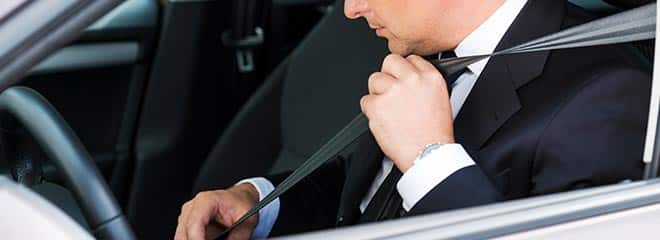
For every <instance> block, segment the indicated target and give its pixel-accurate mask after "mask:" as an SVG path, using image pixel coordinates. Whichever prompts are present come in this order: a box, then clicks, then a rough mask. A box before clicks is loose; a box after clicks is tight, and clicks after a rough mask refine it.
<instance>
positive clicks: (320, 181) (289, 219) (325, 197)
mask: <svg viewBox="0 0 660 240" xmlns="http://www.w3.org/2000/svg"><path fill="white" fill-rule="evenodd" d="M290 174H291V173H290V172H287V173H283V174H278V175H273V176H269V177H266V178H267V179H268V180H269V181H271V182H272V183H273V184H274V185H275V186H277V185H279V184H280V183H281V182H282V181H283V180H284V179H285V178H286V177H287V176H289V175H290ZM344 177H345V170H344V160H343V159H342V158H340V159H335V160H333V161H330V162H329V163H327V164H326V165H324V166H322V167H321V168H319V169H317V170H316V171H315V172H314V173H312V174H310V175H309V176H307V177H306V178H304V179H303V180H301V181H300V182H299V183H298V184H296V185H295V186H293V187H292V188H291V189H289V191H287V192H286V193H284V194H282V195H281V196H280V197H279V199H280V210H279V215H278V217H277V220H276V221H275V225H274V226H273V229H272V231H271V235H270V236H278V235H284V234H291V233H299V232H304V231H311V230H316V229H322V228H328V227H332V226H334V224H335V218H336V216H337V209H338V208H339V199H340V195H341V190H342V188H343V183H344Z"/></svg>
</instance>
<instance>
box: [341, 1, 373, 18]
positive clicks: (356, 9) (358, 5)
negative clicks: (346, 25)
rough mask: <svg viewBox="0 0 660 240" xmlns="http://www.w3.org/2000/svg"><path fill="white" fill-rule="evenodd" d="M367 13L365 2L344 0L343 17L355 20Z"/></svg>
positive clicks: (366, 3)
mask: <svg viewBox="0 0 660 240" xmlns="http://www.w3.org/2000/svg"><path fill="white" fill-rule="evenodd" d="M367 11H369V3H368V2H367V0H346V2H344V15H346V17H347V18H350V19H357V18H359V17H362V16H363V14H364V13H365V12H367Z"/></svg>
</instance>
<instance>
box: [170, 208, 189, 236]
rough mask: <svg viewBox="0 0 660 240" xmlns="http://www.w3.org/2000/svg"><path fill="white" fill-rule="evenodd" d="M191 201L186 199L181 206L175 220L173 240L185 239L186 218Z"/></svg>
mask: <svg viewBox="0 0 660 240" xmlns="http://www.w3.org/2000/svg"><path fill="white" fill-rule="evenodd" d="M190 204H191V202H190V201H188V202H186V203H184V204H183V206H182V207H181V213H180V214H179V218H178V220H177V225H176V231H175V232H174V239H175V240H185V239H186V219H187V218H188V212H189V211H190Z"/></svg>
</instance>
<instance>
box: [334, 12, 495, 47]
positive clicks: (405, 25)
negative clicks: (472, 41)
mask: <svg viewBox="0 0 660 240" xmlns="http://www.w3.org/2000/svg"><path fill="white" fill-rule="evenodd" d="M494 2H503V0H346V2H345V4H344V14H345V15H346V17H348V18H350V19H357V18H360V17H364V18H365V19H366V20H367V22H368V23H369V27H371V28H373V29H375V30H376V34H377V35H378V36H380V37H384V38H386V39H387V41H388V47H389V49H390V51H391V52H392V53H395V54H400V55H408V54H417V55H431V54H436V53H438V52H441V51H445V50H449V49H453V48H455V47H456V45H458V43H459V42H460V41H462V40H463V39H464V38H465V37H466V36H467V34H469V33H470V32H472V31H473V30H474V29H475V28H476V27H477V26H478V25H479V24H481V22H483V21H484V20H485V19H486V18H487V17H488V16H482V15H483V13H484V12H485V11H489V12H491V13H492V11H491V10H493V8H492V7H490V6H492V5H493V4H492V3H494Z"/></svg>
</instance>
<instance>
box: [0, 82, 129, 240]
mask: <svg viewBox="0 0 660 240" xmlns="http://www.w3.org/2000/svg"><path fill="white" fill-rule="evenodd" d="M0 110H2V111H4V112H8V113H10V114H11V115H12V116H13V117H14V118H15V119H16V120H17V121H18V122H20V123H21V124H22V125H23V126H24V127H25V128H26V129H27V131H28V132H29V133H30V135H32V137H33V138H34V140H35V141H36V142H37V144H38V145H39V146H40V147H41V149H42V150H43V151H44V153H45V154H46V155H47V156H48V157H49V159H51V160H52V162H53V163H54V164H55V167H56V168H57V170H58V171H59V172H60V173H61V174H62V176H63V177H64V180H65V182H66V184H67V186H68V187H69V189H70V190H71V191H72V192H73V195H74V197H75V198H76V200H77V201H78V203H79V204H80V205H81V208H82V211H83V213H84V216H85V218H86V220H87V222H88V224H89V226H90V227H91V229H92V232H93V234H94V236H95V237H97V238H99V239H129V240H130V239H135V235H134V233H133V231H132V230H131V228H130V226H129V224H128V222H127V220H126V218H125V217H124V215H123V214H122V212H121V210H120V208H119V207H118V205H117V201H116V200H115V199H114V197H113V195H112V193H111V191H110V189H109V188H108V185H107V183H106V182H105V180H104V179H103V177H102V176H101V173H100V172H99V170H98V169H97V168H96V165H95V163H94V161H93V160H92V157H91V156H90V154H89V153H88V152H87V150H86V149H85V147H84V146H83V145H82V143H81V142H80V140H79V139H78V137H77V136H76V135H75V133H74V132H73V130H71V128H70V127H69V125H68V124H67V123H66V122H65V121H64V119H63V118H62V117H61V116H60V114H59V113H58V112H57V111H56V110H55V108H54V107H53V106H52V105H51V104H50V103H49V102H48V101H47V100H46V99H45V98H44V97H43V96H41V95H40V94H39V93H37V92H36V91H34V90H32V89H30V88H26V87H11V88H8V89H6V90H5V91H3V92H2V93H0Z"/></svg>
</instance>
